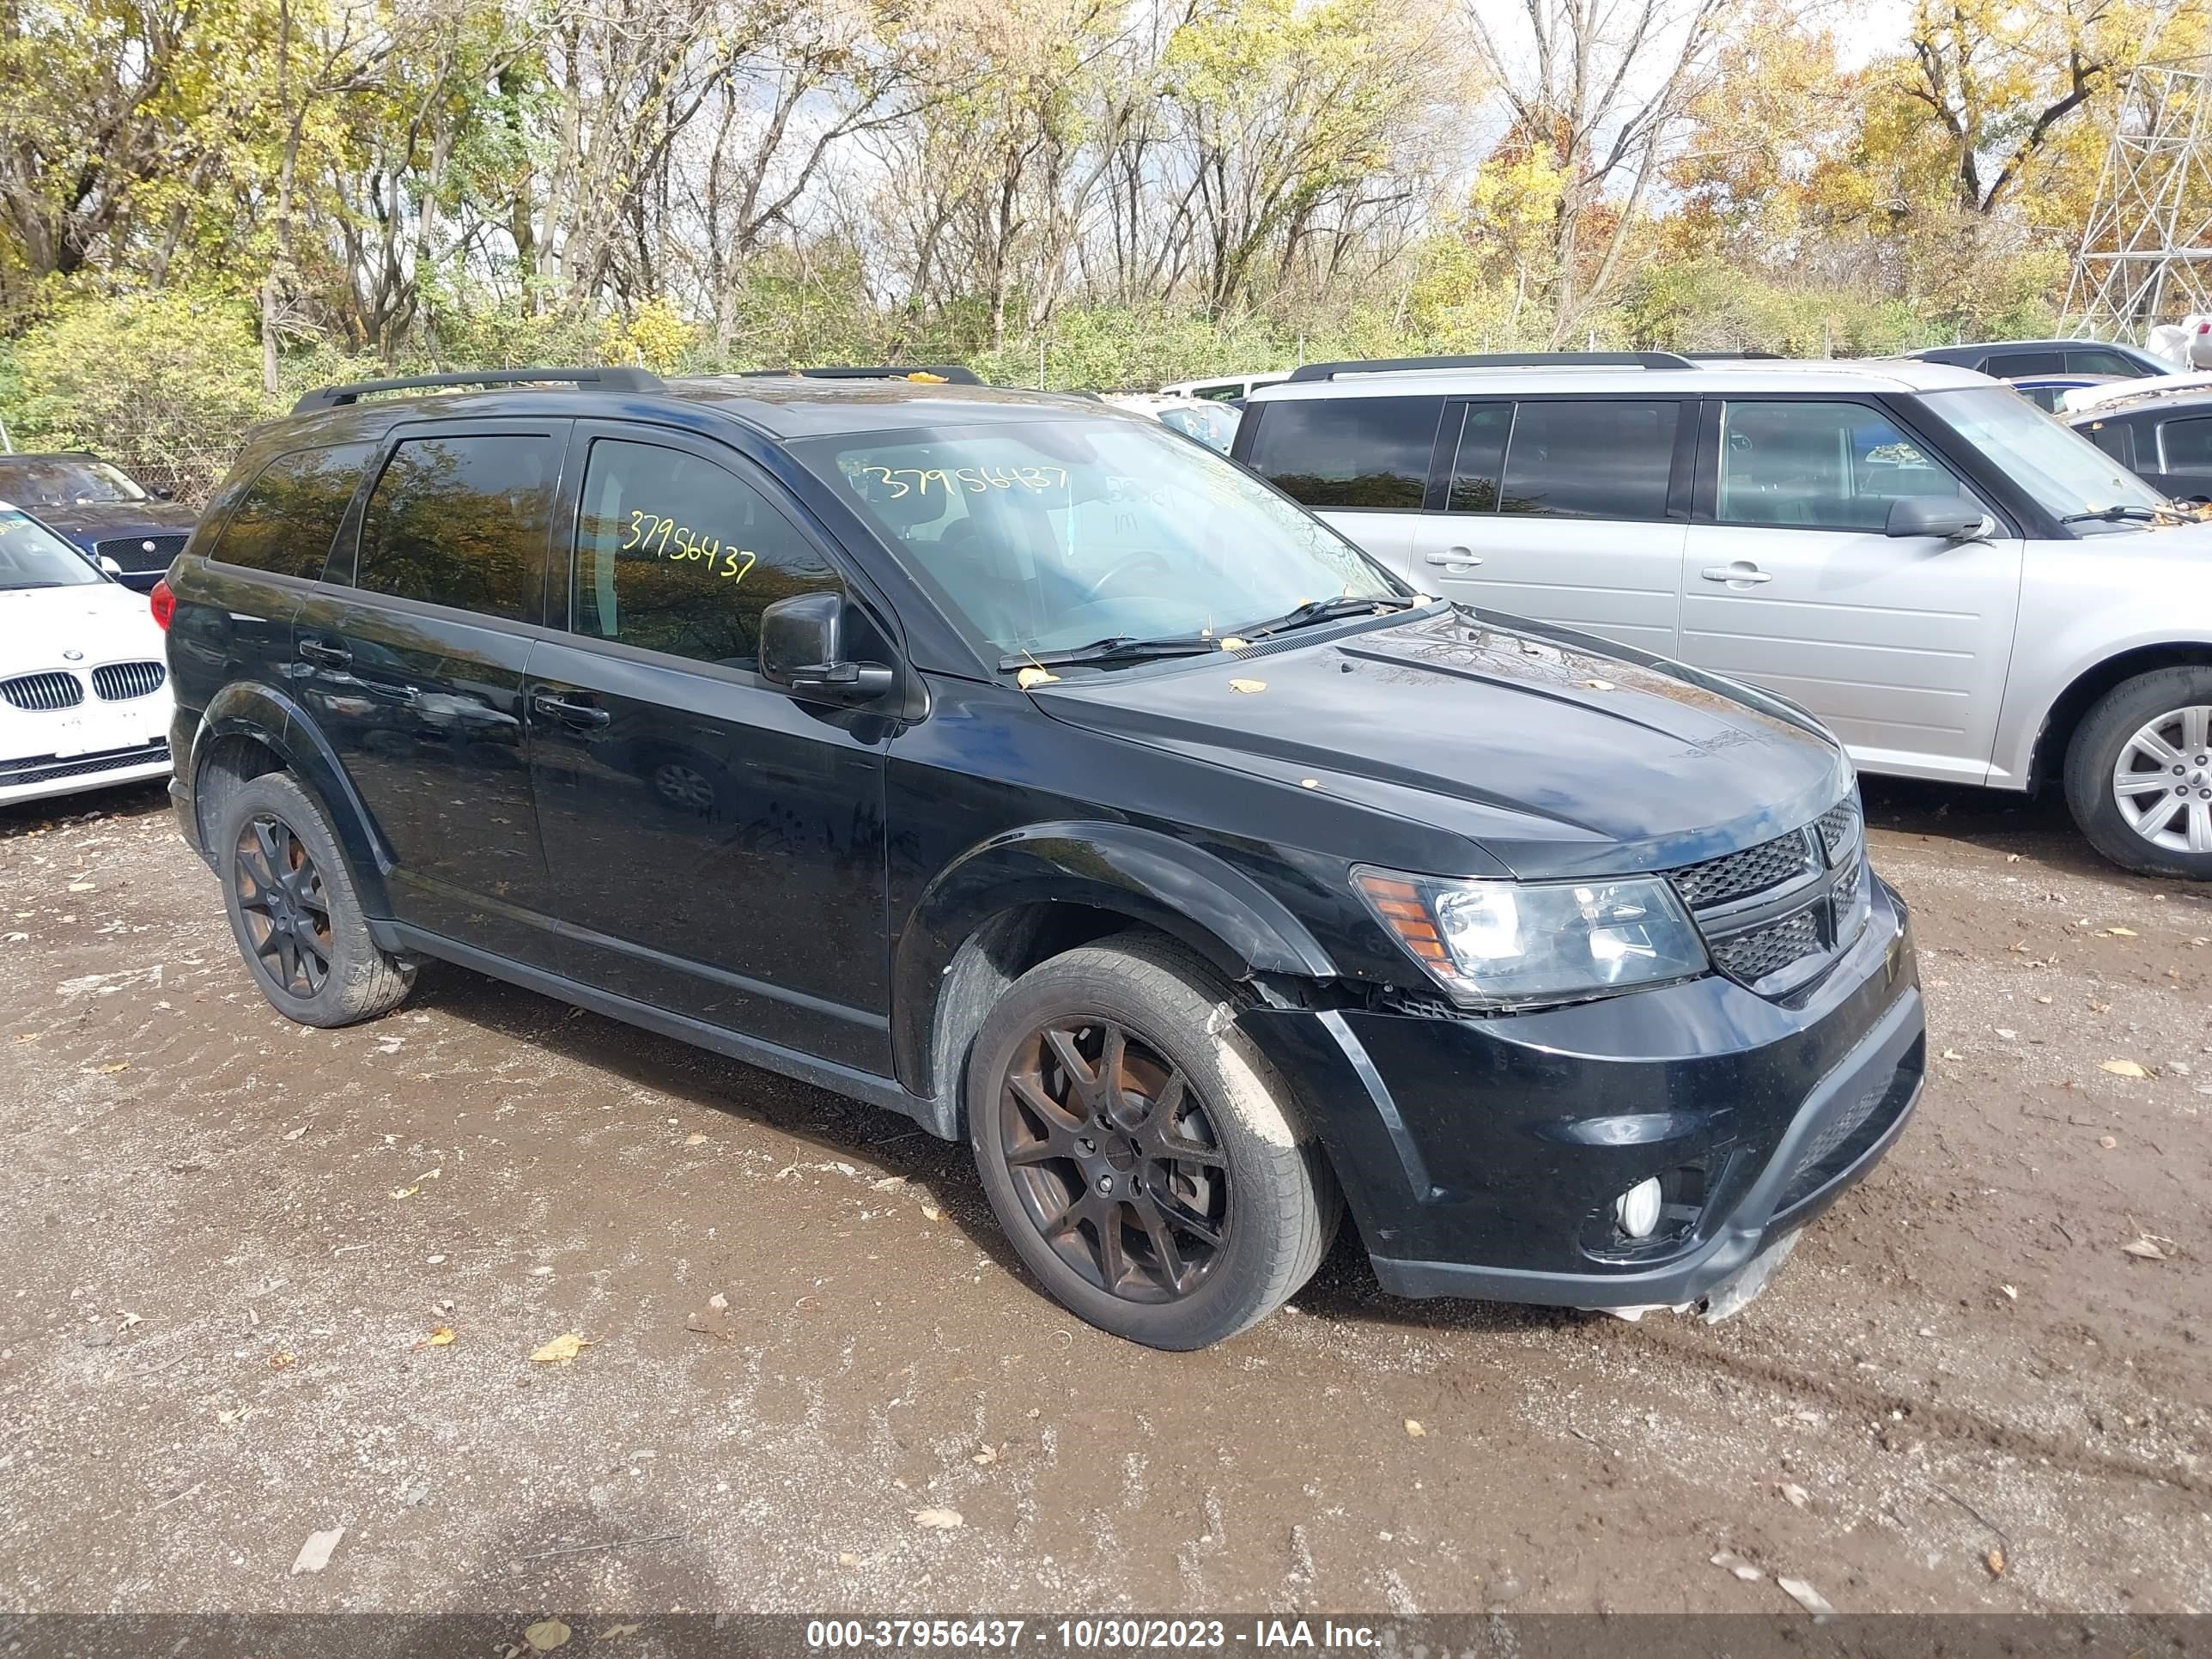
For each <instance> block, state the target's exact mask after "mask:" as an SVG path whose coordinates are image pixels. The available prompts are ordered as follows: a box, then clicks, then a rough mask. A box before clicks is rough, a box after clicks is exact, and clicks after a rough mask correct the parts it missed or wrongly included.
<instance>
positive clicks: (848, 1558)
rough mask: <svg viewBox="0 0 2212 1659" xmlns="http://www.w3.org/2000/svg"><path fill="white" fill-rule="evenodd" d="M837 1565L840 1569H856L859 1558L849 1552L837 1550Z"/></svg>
mask: <svg viewBox="0 0 2212 1659" xmlns="http://www.w3.org/2000/svg"><path fill="white" fill-rule="evenodd" d="M837 1565H839V1566H841V1567H857V1566H859V1565H860V1557H859V1556H857V1555H855V1554H854V1553H853V1552H852V1551H850V1550H839V1551H838V1552H837Z"/></svg>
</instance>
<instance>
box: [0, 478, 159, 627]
mask: <svg viewBox="0 0 2212 1659" xmlns="http://www.w3.org/2000/svg"><path fill="white" fill-rule="evenodd" d="M171 493H172V492H170V491H168V490H167V489H147V488H146V486H145V485H143V484H142V483H139V482H138V481H137V479H136V478H134V477H131V475H130V474H129V473H127V472H125V471H123V470H122V469H121V468H120V467H118V466H115V465H112V464H111V463H109V462H106V461H103V460H101V459H100V457H99V456H97V455H94V454H93V453H90V452H89V451H87V450H82V449H72V450H56V451H53V452H52V453H47V454H41V455H0V501H13V502H15V504H16V505H17V506H19V507H30V508H32V509H33V510H34V511H35V512H36V513H38V515H39V518H40V520H41V521H43V522H44V523H46V524H48V525H51V526H53V528H55V529H56V530H58V531H60V532H62V534H63V535H64V536H66V537H68V538H70V540H71V541H72V542H75V543H76V544H77V546H78V547H79V548H80V549H82V550H83V552H84V554H85V556H87V557H88V558H92V559H112V560H113V561H114V563H115V568H114V569H113V571H112V572H111V573H110V574H112V575H113V576H114V578H115V580H118V581H119V582H121V583H122V584H123V585H124V586H126V587H135V588H137V590H138V591H139V592H142V593H144V592H150V591H151V590H152V588H153V586H154V584H155V582H157V581H159V580H161V573H162V572H163V571H165V570H167V568H169V561H170V560H172V559H173V558H175V557H176V556H177V555H178V553H179V552H180V551H181V550H183V548H184V545H185V537H186V536H187V535H189V534H190V533H191V527H192V524H193V521H194V520H196V519H197V517H198V516H199V515H198V514H197V513H194V512H193V511H192V509H191V507H185V506H183V505H181V504H180V503H179V502H176V501H172V500H171V499H170V495H171Z"/></svg>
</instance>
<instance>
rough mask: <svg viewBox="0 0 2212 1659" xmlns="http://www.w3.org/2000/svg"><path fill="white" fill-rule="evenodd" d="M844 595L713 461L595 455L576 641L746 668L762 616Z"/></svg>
mask: <svg viewBox="0 0 2212 1659" xmlns="http://www.w3.org/2000/svg"><path fill="white" fill-rule="evenodd" d="M837 586H840V583H839V582H838V580H837V576H836V572H835V571H834V570H832V569H831V568H829V564H828V563H827V562H825V561H824V560H823V557H822V556H821V555H820V554H818V553H817V552H816V551H815V550H814V549H813V547H812V546H811V545H810V544H808V543H807V542H806V540H805V538H803V537H801V536H800V535H799V532H798V531H797V530H796V529H794V528H793V526H792V523H791V521H790V520H788V519H787V518H785V517H784V516H783V514H782V513H779V512H778V511H776V509H775V507H772V506H770V505H769V502H768V501H767V499H766V498H765V497H763V495H761V493H760V492H759V491H758V490H757V489H754V488H753V487H752V486H751V485H750V484H748V483H744V482H743V481H742V480H740V479H738V478H737V477H733V476H732V474H730V473H729V472H727V471H724V470H723V469H722V468H720V467H719V466H717V465H714V462H712V461H709V460H707V459H704V458H703V457H701V456H697V455H689V454H686V453H684V452H683V451H681V450H675V449H663V448H661V447H659V445H657V444H639V443H624V442H620V441H600V442H598V443H594V444H593V445H592V457H591V463H590V465H588V466H587V467H586V470H585V472H584V511H583V516H582V518H581V520H580V521H579V523H578V525H577V527H576V563H575V591H574V596H573V599H574V617H575V621H574V629H575V631H576V632H577V633H580V634H588V635H592V637H593V638H595V639H603V640H618V641H621V642H622V643H623V644H624V645H634V646H636V647H639V648H640V649H641V650H646V651H665V652H666V653H669V654H670V655H671V656H677V657H690V658H692V659H696V660H697V661H700V662H712V663H720V664H723V665H726V666H728V667H733V668H750V666H752V665H753V664H754V663H755V662H756V661H757V659H758V654H759V653H758V648H757V641H758V639H759V630H760V613H761V610H762V608H763V606H765V605H769V603H771V602H772V601H774V600H776V599H788V598H790V597H791V596H792V595H793V594H794V593H811V592H820V591H823V590H825V589H834V588H836V587H837Z"/></svg>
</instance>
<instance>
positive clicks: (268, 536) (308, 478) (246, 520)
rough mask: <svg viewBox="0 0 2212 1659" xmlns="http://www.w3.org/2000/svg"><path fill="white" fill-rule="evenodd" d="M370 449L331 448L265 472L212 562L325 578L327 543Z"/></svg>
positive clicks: (288, 458) (301, 454)
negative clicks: (324, 564)
mask: <svg viewBox="0 0 2212 1659" xmlns="http://www.w3.org/2000/svg"><path fill="white" fill-rule="evenodd" d="M372 453H374V446H373V445H369V444H335V445H333V446H331V447H330V448H328V449H301V450H295V452H294V453H291V454H289V455H279V456H278V457H277V458H276V459H275V460H273V461H271V462H270V463H269V465H266V466H264V467H263V468H262V469H261V471H260V473H259V475H258V477H255V479H254V480H253V482H252V483H251V484H249V485H247V486H246V491H245V493H244V494H243V495H240V497H239V500H238V507H237V508H236V510H235V511H234V512H233V513H231V515H230V520H229V522H228V523H227V524H225V525H224V526H223V528H222V540H221V541H219V542H217V543H216V548H215V551H214V552H213V553H212V554H211V555H210V557H212V558H215V559H217V560H220V561H221V562H222V563H224V564H236V565H243V566H245V567H246V568H247V569H248V570H270V571H275V572H276V574H279V575H284V576H305V577H307V578H308V579H309V580H313V578H315V577H317V576H319V575H321V574H323V561H324V560H325V558H327V557H329V556H330V551H331V538H332V537H334V536H336V535H337V533H338V520H340V519H343V517H345V510H346V503H347V502H349V501H351V500H352V499H353V492H354V488H355V486H356V485H357V484H359V483H361V471H362V468H363V467H364V466H366V465H368V458H369V456H370V455H371V454H372Z"/></svg>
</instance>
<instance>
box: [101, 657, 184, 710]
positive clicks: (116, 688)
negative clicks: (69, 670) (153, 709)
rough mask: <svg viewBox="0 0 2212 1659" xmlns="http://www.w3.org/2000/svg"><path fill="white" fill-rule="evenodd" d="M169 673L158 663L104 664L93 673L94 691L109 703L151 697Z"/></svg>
mask: <svg viewBox="0 0 2212 1659" xmlns="http://www.w3.org/2000/svg"><path fill="white" fill-rule="evenodd" d="M167 678H169V671H168V670H167V669H166V668H164V667H163V666H162V665H161V664H160V663H157V662H111V663H103V664H101V665H100V666H99V667H97V668H95V669H94V670H93V671H92V689H93V690H94V691H95V692H97V693H98V694H99V695H100V697H101V699H102V700H103V701H105V702H128V701H129V700H130V699H131V698H132V697H149V696H153V694H154V693H155V692H156V691H159V690H161V682H162V681H163V680H166V679H167Z"/></svg>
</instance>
